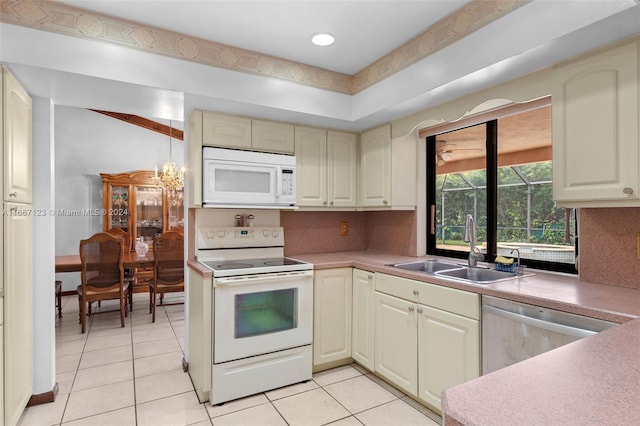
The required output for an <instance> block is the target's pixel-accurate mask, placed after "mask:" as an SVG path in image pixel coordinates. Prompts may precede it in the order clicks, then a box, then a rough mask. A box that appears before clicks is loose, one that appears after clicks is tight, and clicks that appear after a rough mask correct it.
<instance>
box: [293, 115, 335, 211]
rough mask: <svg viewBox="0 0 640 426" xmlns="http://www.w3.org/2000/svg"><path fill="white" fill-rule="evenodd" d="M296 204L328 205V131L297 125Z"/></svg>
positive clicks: (304, 205)
mask: <svg viewBox="0 0 640 426" xmlns="http://www.w3.org/2000/svg"><path fill="white" fill-rule="evenodd" d="M295 149H296V173H297V182H296V184H297V195H296V204H297V205H298V206H300V207H324V206H327V204H328V201H327V131H326V130H324V129H316V128H311V127H301V126H296V129H295Z"/></svg>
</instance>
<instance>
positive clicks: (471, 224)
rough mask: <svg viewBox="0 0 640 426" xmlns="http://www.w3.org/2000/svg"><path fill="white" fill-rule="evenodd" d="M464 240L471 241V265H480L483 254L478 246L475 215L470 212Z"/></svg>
mask: <svg viewBox="0 0 640 426" xmlns="http://www.w3.org/2000/svg"><path fill="white" fill-rule="evenodd" d="M463 241H464V242H465V243H469V266H471V267H476V266H478V260H482V259H483V256H482V253H480V249H478V247H476V226H475V221H474V220H473V216H472V215H470V214H468V215H467V220H466V222H465V226H464V238H463Z"/></svg>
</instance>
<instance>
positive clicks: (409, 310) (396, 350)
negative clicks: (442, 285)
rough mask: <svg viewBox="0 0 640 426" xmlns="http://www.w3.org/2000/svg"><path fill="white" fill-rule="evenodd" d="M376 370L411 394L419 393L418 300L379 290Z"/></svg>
mask: <svg viewBox="0 0 640 426" xmlns="http://www.w3.org/2000/svg"><path fill="white" fill-rule="evenodd" d="M374 297H375V321H374V336H375V337H374V346H375V353H374V360H375V371H376V373H378V374H380V375H381V376H383V377H385V378H386V379H387V380H389V381H391V382H392V383H393V384H395V385H396V386H397V387H399V388H400V389H402V390H404V391H405V392H407V393H409V394H411V395H417V393H418V325H417V319H416V312H415V306H416V305H415V304H413V303H410V302H407V301H406V300H402V299H398V298H397V297H393V296H389V295H386V294H383V293H379V292H375V296H374Z"/></svg>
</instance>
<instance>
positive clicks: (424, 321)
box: [417, 305, 480, 410]
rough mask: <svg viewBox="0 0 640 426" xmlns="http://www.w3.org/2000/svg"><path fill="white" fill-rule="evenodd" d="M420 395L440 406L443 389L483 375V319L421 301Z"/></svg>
mask: <svg viewBox="0 0 640 426" xmlns="http://www.w3.org/2000/svg"><path fill="white" fill-rule="evenodd" d="M417 310H418V318H419V322H418V371H419V372H420V374H419V384H418V388H419V394H418V397H419V398H420V399H421V400H423V401H425V402H426V403H428V404H429V405H431V406H432V407H434V408H436V409H437V410H441V401H440V395H441V393H442V391H443V390H445V389H447V388H449V387H451V386H454V385H458V384H460V383H463V382H466V381H467V380H471V379H473V378H476V377H478V376H479V375H480V338H479V336H480V323H479V321H477V320H472V319H469V318H466V317H463V316H460V315H455V314H452V313H449V312H445V311H441V310H439V309H434V308H430V307H428V306H423V305H418V309H417Z"/></svg>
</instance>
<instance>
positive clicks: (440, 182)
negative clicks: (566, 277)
mask: <svg viewBox="0 0 640 426" xmlns="http://www.w3.org/2000/svg"><path fill="white" fill-rule="evenodd" d="M551 179H552V169H551V161H544V162H537V163H527V164H520V165H514V166H506V167H500V168H498V182H497V184H498V185H497V186H498V206H497V207H498V208H497V215H498V216H497V218H498V223H497V225H498V228H497V242H498V247H497V254H498V255H502V256H513V254H512V249H514V248H517V249H518V250H519V251H520V256H521V257H522V258H528V259H535V260H542V261H551V262H561V263H571V264H573V263H574V262H575V255H574V242H575V235H574V230H575V215H574V212H573V210H572V209H565V208H558V207H556V206H555V203H554V202H553V196H552V180H551ZM485 204H486V173H485V171H484V170H472V171H463V172H454V173H445V174H440V175H437V176H436V217H435V219H436V220H435V227H436V235H437V236H438V239H437V243H436V244H437V247H438V248H442V249H447V250H461V251H466V250H468V249H469V248H468V243H465V242H463V235H464V227H465V217H466V215H467V214H472V215H473V217H474V218H475V219H476V226H477V246H478V248H479V249H480V250H481V251H486V211H487V210H486V205H485ZM483 242H484V243H483Z"/></svg>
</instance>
